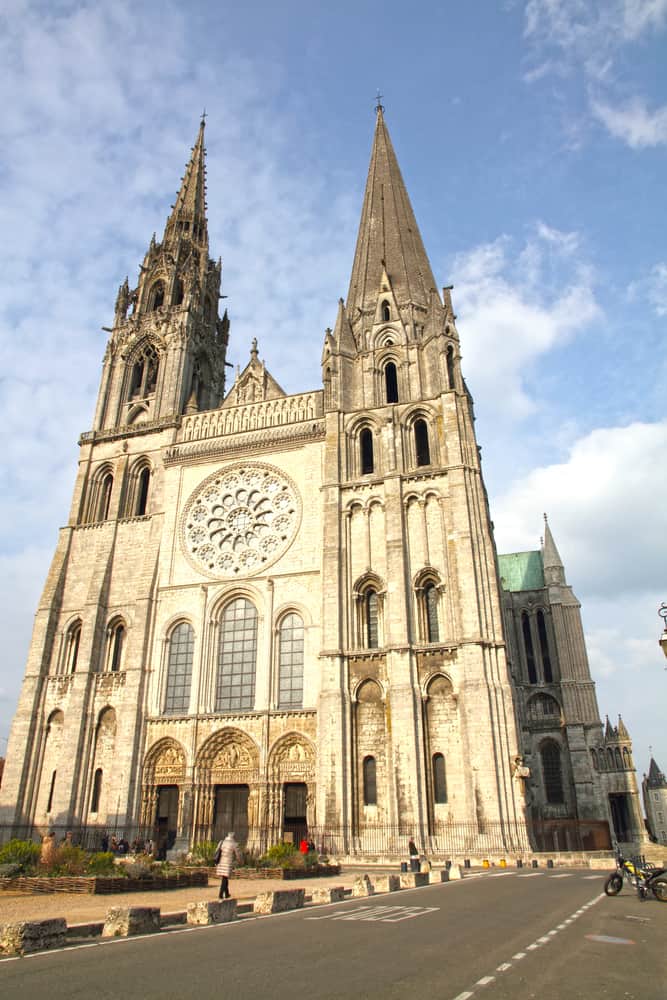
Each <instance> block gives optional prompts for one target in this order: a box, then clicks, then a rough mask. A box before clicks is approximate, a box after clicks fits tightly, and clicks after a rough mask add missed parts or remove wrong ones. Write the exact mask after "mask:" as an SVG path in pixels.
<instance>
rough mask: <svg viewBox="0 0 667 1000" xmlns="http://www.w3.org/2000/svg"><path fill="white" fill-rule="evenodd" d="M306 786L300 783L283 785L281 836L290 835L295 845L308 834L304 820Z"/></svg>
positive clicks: (306, 800)
mask: <svg viewBox="0 0 667 1000" xmlns="http://www.w3.org/2000/svg"><path fill="white" fill-rule="evenodd" d="M307 802H308V786H307V785H306V783H305V782H302V781H294V782H292V781H290V782H285V784H284V785H283V835H284V834H286V833H291V834H292V839H293V842H294V843H295V844H298V843H299V842H300V840H301V839H302V837H305V836H306V835H307V833H308V822H307V819H306V812H307Z"/></svg>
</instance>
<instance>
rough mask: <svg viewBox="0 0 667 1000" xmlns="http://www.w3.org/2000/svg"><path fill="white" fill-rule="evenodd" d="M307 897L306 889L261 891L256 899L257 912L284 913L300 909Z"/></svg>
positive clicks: (255, 908) (254, 908)
mask: <svg viewBox="0 0 667 1000" xmlns="http://www.w3.org/2000/svg"><path fill="white" fill-rule="evenodd" d="M305 899H306V890H305V889H277V890H276V891H275V892H260V893H259V895H258V896H257V897H256V899H255V905H254V906H253V911H254V912H255V913H284V912H285V911H286V910H298V909H300V908H301V907H302V906H303V904H304V902H305Z"/></svg>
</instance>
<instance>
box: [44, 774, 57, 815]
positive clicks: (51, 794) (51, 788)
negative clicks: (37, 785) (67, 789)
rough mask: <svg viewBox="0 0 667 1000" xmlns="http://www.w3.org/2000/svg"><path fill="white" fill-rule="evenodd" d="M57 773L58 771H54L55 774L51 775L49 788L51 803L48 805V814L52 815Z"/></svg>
mask: <svg viewBox="0 0 667 1000" xmlns="http://www.w3.org/2000/svg"><path fill="white" fill-rule="evenodd" d="M57 773H58V772H57V771H54V772H53V774H52V775H51V786H50V788H49V801H48V802H47V803H46V811H47V813H50V812H51V809H52V807H53V793H54V792H55V790H56V774H57Z"/></svg>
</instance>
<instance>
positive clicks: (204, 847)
mask: <svg viewBox="0 0 667 1000" xmlns="http://www.w3.org/2000/svg"><path fill="white" fill-rule="evenodd" d="M217 846H218V845H217V843H216V842H215V841H214V840H202V841H200V843H198V844H195V846H194V847H193V848H192V860H193V862H194V863H195V864H196V865H207V866H208V867H209V868H210V867H211V865H213V864H214V861H215V852H216V849H217Z"/></svg>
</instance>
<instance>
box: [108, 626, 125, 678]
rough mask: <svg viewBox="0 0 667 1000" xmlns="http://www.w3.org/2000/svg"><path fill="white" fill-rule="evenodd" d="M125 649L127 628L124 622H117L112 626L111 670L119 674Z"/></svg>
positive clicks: (110, 636) (110, 645)
mask: <svg viewBox="0 0 667 1000" xmlns="http://www.w3.org/2000/svg"><path fill="white" fill-rule="evenodd" d="M124 647H125V626H124V625H123V623H122V622H117V623H116V624H115V625H113V626H112V628H111V632H110V635H109V670H110V671H111V672H112V673H113V674H117V673H118V672H119V671H120V669H121V667H122V665H123V651H124Z"/></svg>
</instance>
